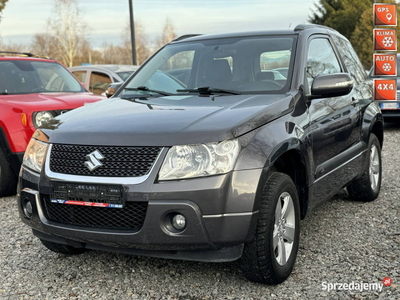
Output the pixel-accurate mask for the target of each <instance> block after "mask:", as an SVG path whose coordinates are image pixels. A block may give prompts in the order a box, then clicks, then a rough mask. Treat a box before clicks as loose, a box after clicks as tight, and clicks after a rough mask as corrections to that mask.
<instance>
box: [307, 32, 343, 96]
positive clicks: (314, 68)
mask: <svg viewBox="0 0 400 300" xmlns="http://www.w3.org/2000/svg"><path fill="white" fill-rule="evenodd" d="M308 47H309V48H308V57H307V83H308V90H309V91H311V85H312V82H313V81H314V79H315V77H317V76H318V75H320V74H332V73H341V68H340V65H339V62H338V60H337V57H336V55H335V52H334V51H333V48H332V45H331V44H330V43H329V40H328V39H325V38H316V39H313V40H311V42H310V44H309V46H308Z"/></svg>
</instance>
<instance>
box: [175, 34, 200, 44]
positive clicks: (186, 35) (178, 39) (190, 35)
mask: <svg viewBox="0 0 400 300" xmlns="http://www.w3.org/2000/svg"><path fill="white" fill-rule="evenodd" d="M199 35H201V34H184V35H181V36H178V37H177V38H176V39H173V40H172V42H177V41H181V40H184V39H188V38H191V37H195V36H199Z"/></svg>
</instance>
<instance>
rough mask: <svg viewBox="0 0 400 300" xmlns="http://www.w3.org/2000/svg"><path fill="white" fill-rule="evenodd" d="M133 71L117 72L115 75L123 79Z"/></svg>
mask: <svg viewBox="0 0 400 300" xmlns="http://www.w3.org/2000/svg"><path fill="white" fill-rule="evenodd" d="M133 72H134V71H125V72H117V75H118V76H119V77H121V79H122V80H123V81H125V80H127V79H128V78H129V76H131V75H132V73H133Z"/></svg>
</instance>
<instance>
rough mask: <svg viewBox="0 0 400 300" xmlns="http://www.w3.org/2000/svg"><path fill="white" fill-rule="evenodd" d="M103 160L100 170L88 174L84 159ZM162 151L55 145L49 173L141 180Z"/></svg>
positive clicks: (153, 148) (154, 148)
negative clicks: (96, 153) (92, 156)
mask: <svg viewBox="0 0 400 300" xmlns="http://www.w3.org/2000/svg"><path fill="white" fill-rule="evenodd" d="M96 150H97V151H99V152H100V153H101V154H102V155H103V156H104V159H102V160H101V161H100V162H101V163H102V164H103V165H102V166H101V167H99V168H97V169H95V170H92V171H90V170H89V168H88V167H86V166H85V162H87V161H88V159H87V158H86V156H87V155H88V154H90V153H92V152H94V151H96ZM160 151H161V147H117V146H111V147H107V146H100V147H96V146H79V145H60V144H54V145H53V146H52V149H51V154H50V170H51V171H52V172H56V173H62V174H72V175H87V176H103V177H140V176H144V175H147V174H148V173H149V171H150V169H151V167H152V166H153V164H154V161H155V160H156V158H157V156H158V154H159V153H160Z"/></svg>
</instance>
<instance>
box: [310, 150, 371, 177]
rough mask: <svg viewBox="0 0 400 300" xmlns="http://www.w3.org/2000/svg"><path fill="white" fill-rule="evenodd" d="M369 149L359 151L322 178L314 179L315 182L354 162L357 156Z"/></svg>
mask: <svg viewBox="0 0 400 300" xmlns="http://www.w3.org/2000/svg"><path fill="white" fill-rule="evenodd" d="M366 151H367V149H365V150H364V151H362V152H360V153H358V154H357V155H356V156H354V157H353V158H351V159H349V160H348V161H346V162H344V163H342V164H341V165H340V166H338V167H336V168H334V169H333V170H331V171H329V172H328V173H326V174H324V175H322V176H321V177H320V178H318V179H317V180H315V181H314V183H316V182H318V181H319V180H321V179H322V178H324V177H326V176H328V175H329V174H332V173H333V172H335V171H337V170H339V169H340V168H342V167H344V166H345V165H347V164H348V163H349V162H352V161H353V160H355V159H356V158H358V157H360V156H361V155H363V154H364V153H365V152H366Z"/></svg>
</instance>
